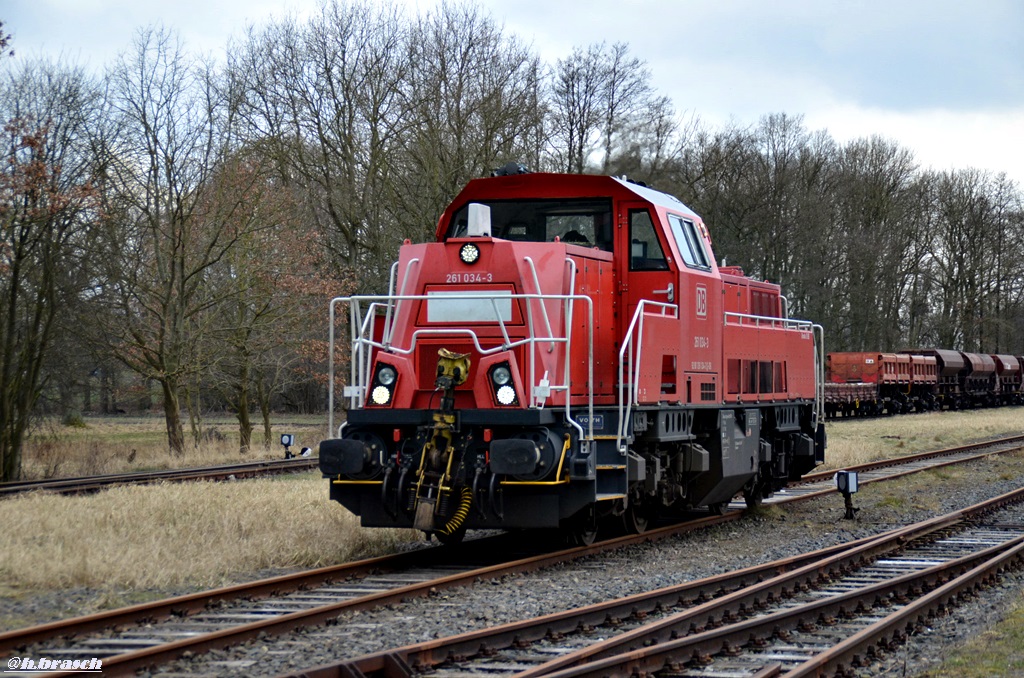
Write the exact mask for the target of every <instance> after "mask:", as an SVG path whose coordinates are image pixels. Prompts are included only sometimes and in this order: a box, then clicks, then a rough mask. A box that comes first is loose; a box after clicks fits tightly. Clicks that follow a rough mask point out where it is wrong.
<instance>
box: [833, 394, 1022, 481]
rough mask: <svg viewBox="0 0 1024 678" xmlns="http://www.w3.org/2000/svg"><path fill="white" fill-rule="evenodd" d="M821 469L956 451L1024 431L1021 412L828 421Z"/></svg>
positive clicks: (1004, 410)
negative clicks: (935, 452)
mask: <svg viewBox="0 0 1024 678" xmlns="http://www.w3.org/2000/svg"><path fill="white" fill-rule="evenodd" d="M825 428H826V431H827V433H828V449H827V450H826V452H825V465H824V466H821V467H820V468H819V469H818V470H821V471H824V470H828V469H838V468H844V467H846V466H853V465H854V464H864V463H867V462H869V461H875V460H877V459H891V458H892V457H900V456H904V455H907V454H913V453H914V452H925V451H928V450H938V449H942V448H946V447H955V446H957V445H962V444H964V443H969V442H975V441H978V440H982V439H986V438H994V437H998V436H1004V435H1019V434H1022V433H1024V408H1022V407H1003V408H998V409H989V410H971V411H967V412H932V413H928V414H915V415H907V416H901V417H886V418H879V419H849V420H838V421H833V422H828V423H827V424H826V425H825Z"/></svg>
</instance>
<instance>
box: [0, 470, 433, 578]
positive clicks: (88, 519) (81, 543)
mask: <svg viewBox="0 0 1024 678" xmlns="http://www.w3.org/2000/svg"><path fill="white" fill-rule="evenodd" d="M326 494H327V485H326V481H324V480H322V479H321V478H319V477H318V476H314V474H304V475H303V476H301V477H298V478H292V479H277V480H270V479H258V480H248V481H240V482H234V483H177V484H161V485H157V486H151V487H119V488H114V489H111V490H109V491H106V492H102V493H99V494H96V495H92V496H86V497H61V496H54V495H48V494H40V493H33V494H32V495H27V496H24V495H23V496H19V497H14V498H12V499H8V500H5V501H4V502H3V512H4V518H5V521H4V528H5V529H4V530H2V531H0V581H4V582H5V583H6V584H8V585H10V586H11V587H12V588H14V589H18V588H23V587H28V588H64V587H72V586H89V587H114V588H144V587H167V586H178V585H198V586H216V585H219V584H222V583H224V582H226V581H229V580H233V579H234V578H235V577H237V575H238V574H240V573H252V572H255V571H258V570H260V569H263V568H280V567H317V566H323V565H329V564H333V563H340V562H344V561H347V560H352V559H353V558H357V557H362V556H365V555H367V554H375V553H379V552H382V551H387V550H393V549H394V548H395V546H396V544H398V543H399V542H401V541H405V540H408V539H409V538H413V537H416V534H415V533H413V532H412V531H409V530H405V531H398V530H364V529H362V528H359V527H358V523H357V520H356V518H355V517H354V516H352V515H351V514H350V513H348V512H347V511H346V510H345V509H344V508H342V507H341V506H340V505H338V504H337V503H334V502H330V501H328V500H327V496H326Z"/></svg>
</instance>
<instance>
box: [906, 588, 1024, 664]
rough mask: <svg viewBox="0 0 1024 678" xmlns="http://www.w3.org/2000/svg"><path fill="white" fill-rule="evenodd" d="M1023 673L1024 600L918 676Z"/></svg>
mask: <svg viewBox="0 0 1024 678" xmlns="http://www.w3.org/2000/svg"><path fill="white" fill-rule="evenodd" d="M1021 675H1024V603H1021V604H1018V605H1017V606H1016V607H1015V608H1014V609H1012V610H1011V611H1010V613H1009V615H1008V616H1007V617H1006V619H1004V620H1003V621H1002V622H1001V623H1000V624H998V625H996V626H995V627H993V628H990V629H988V630H986V631H984V632H982V633H980V634H979V635H978V636H976V637H974V638H972V639H971V640H969V641H968V642H967V643H966V644H965V645H964V646H962V647H959V648H957V649H956V650H954V651H953V652H952V653H951V654H950V657H949V658H948V659H946V660H945V661H944V662H943V663H942V666H940V667H939V668H937V669H932V670H930V671H927V672H926V673H924V674H923V675H922V676H921V678H984V677H986V676H1021Z"/></svg>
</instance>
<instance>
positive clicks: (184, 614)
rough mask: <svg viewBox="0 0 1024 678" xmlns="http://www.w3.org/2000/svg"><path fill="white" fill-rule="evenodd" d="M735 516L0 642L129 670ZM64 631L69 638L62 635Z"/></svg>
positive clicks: (252, 591) (458, 558) (264, 586)
mask: <svg viewBox="0 0 1024 678" xmlns="http://www.w3.org/2000/svg"><path fill="white" fill-rule="evenodd" d="M1014 444H1015V443H1014V441H1013V440H1012V439H1003V440H1000V441H995V442H994V443H990V445H991V447H990V449H989V450H988V451H987V452H986V454H998V453H1002V452H1006V451H1008V450H1011V449H1019V446H1018V447H1016V448H1015V447H1014ZM980 454H982V451H980V450H979V449H977V448H976V447H975V449H973V450H971V451H970V452H966V453H962V454H960V455H959V456H960V459H959V461H961V462H962V461H964V460H967V459H973V458H976V457H977V456H978V455H980ZM955 456H957V453H955V452H952V451H950V450H943V451H940V452H939V453H934V454H933V462H934V464H942V463H947V462H949V461H950V460H951V459H953V457H955ZM920 457H921V455H915V457H914V458H913V459H912V463H913V464H914V466H915V472H916V471H921V470H925V469H927V468H934V467H935V466H934V465H931V466H929V465H928V463H927V461H926V460H924V459H922V458H920ZM903 471H904V469H890V470H889V471H885V470H884V469H882V470H878V469H876V470H873V471H870V472H871V473H877V474H879V475H878V476H877V477H876V478H871V479H870V480H871V481H875V480H880V479H882V477H884V474H886V473H888V474H889V475H890V476H897V475H903ZM865 472H868V471H865ZM824 476H825V477H822V478H819V479H818V480H816V481H815V482H810V483H805V484H803V485H801V487H800V488H799V492H798V491H796V490H794V491H793V492H790V493H787V494H785V495H782V496H780V497H777V498H775V499H776V500H777V501H779V502H788V501H801V500H806V499H810V498H813V497H816V496H821V495H824V494H829V493H832V492H835V488H834V486H833V485H832V482H831V473H826V474H824ZM862 482H863V481H862ZM742 516H743V512H742V511H740V510H734V511H728V512H727V513H726V514H725V515H721V516H709V517H706V518H701V519H698V520H694V521H691V522H688V523H685V524H682V525H673V526H667V527H663V528H659V529H656V530H652V531H650V532H647V533H645V534H643V535H631V536H626V537H620V538H618V539H613V540H608V541H604V542H600V543H598V544H595V545H593V546H590V547H579V548H574V549H565V550H559V551H554V552H541V553H538V552H537V551H538V546H537V544H532V545H530V546H529V547H526V546H523V545H522V544H515V543H513V542H510V541H508V540H509V539H510V537H508V536H497V537H488V538H485V539H482V540H475V541H471V542H467V543H466V544H464V545H462V547H460V548H459V549H447V548H446V549H441V548H429V549H423V550H420V551H416V552H409V553H403V554H397V555H393V556H385V557H381V558H375V559H371V560H366V561H361V562H358V563H351V564H346V565H340V566H336V567H330V568H321V569H319V570H313V571H309V572H302V573H297V574H293V575H287V576H284V577H277V578H273V579H269V580H263V581H260V582H254V583H252V584H246V585H238V586H234V587H227V588H224V589H218V590H215V591H207V592H203V593H197V594H192V595H189V596H181V597H178V598H174V599H168V600H164V601H156V602H154V603H147V604H144V605H137V606H133V607H131V608H124V609H121V610H113V611H109V612H105V613H100V614H97V615H90V616H87V617H80V618H76V619H70V620H65V621H60V622H54V623H51V624H45V625H41V626H37V627H32V628H29V629H22V630H18V631H11V632H8V633H3V634H0V650H3V651H7V652H10V651H13V650H19V651H21V652H22V653H25V652H35V653H37V654H40V655H45V656H54V657H81V656H84V655H88V656H96V657H104V665H103V668H104V671H105V672H108V673H115V674H116V673H129V672H132V671H134V670H137V669H140V668H145V667H148V666H151V665H155V664H160V663H165V662H168V661H171V660H173V659H175V658H177V657H180V656H182V655H187V654H196V653H200V652H204V651H207V650H210V649H215V648H224V647H227V646H230V645H234V644H237V643H239V642H241V641H244V640H247V639H250V638H255V637H259V636H261V635H262V634H280V633H284V632H287V631H290V630H293V629H295V628H299V627H305V626H310V625H315V624H319V623H324V622H328V621H330V620H333V619H336V618H337V617H338V615H340V614H342V613H344V612H348V611H354V610H368V609H373V608H376V607H380V606H383V605H387V604H391V603H396V602H398V601H401V600H403V599H406V598H412V597H416V596H426V595H430V594H431V593H432V592H436V591H438V590H440V589H442V588H446V587H447V588H450V587H457V586H463V585H466V584H468V583H472V582H475V581H477V580H480V579H492V578H496V577H500V576H502V575H505V574H510V573H516V572H526V571H530V570H536V569H541V568H544V567H548V566H550V565H552V564H555V563H559V562H566V561H570V560H574V559H576V558H579V557H581V556H584V555H590V554H594V553H600V552H603V551H610V550H613V549H618V548H621V547H623V546H627V545H630V544H637V543H642V542H646V541H651V540H657V539H662V538H666V537H669V536H673V535H677V534H680V533H684V532H689V531H693V530H697V529H700V528H702V527H706V526H710V525H715V524H721V523H727V522H730V521H734V520H738V519H740V518H741V517H742ZM502 540H505V541H502ZM513 549H518V552H519V554H520V555H521V557H520V558H518V559H517V560H514V561H512V562H508V560H507V554H508V553H510V552H512V551H513ZM530 550H532V551H533V552H532V553H531V552H529V551H530ZM488 553H489V554H494V553H501V554H505V556H506V557H505V558H501V559H499V558H495V557H493V556H491V557H485V556H484V555H482V554H488ZM788 566H789V565H787V567H788ZM162 620H170V622H168V621H162ZM140 625H143V626H144V627H143V628H140ZM64 638H67V639H69V640H68V641H64V640H62V639H64Z"/></svg>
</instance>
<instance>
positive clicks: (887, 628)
mask: <svg viewBox="0 0 1024 678" xmlns="http://www.w3.org/2000/svg"><path fill="white" fill-rule="evenodd" d="M1020 502H1024V488H1022V489H1019V490H1016V491H1014V492H1012V493H1008V494H1005V495H1003V496H1001V497H997V498H995V499H991V500H988V501H985V502H982V503H980V504H976V505H975V506H972V507H969V508H967V509H964V510H962V511H956V512H954V513H950V514H947V515H945V516H941V517H938V518H932V519H930V520H926V521H923V522H921V523H917V524H914V525H910V526H907V527H904V528H900V529H897V530H892V531H890V532H887V533H884V534H882V535H877V536H875V537H869V538H866V539H861V540H859V541H858V542H855V543H852V544H844V545H841V546H837V547H832V548H829V549H825V550H823V551H816V552H813V553H807V554H803V555H800V556H796V557H794V558H787V559H784V560H779V561H775V562H772V563H767V564H764V565H758V566H755V567H750V568H746V569H743V570H738V571H735V572H729V573H726V574H722V575H718V576H715V577H710V578H707V579H701V580H696V581H691V582H687V583H685V584H681V585H678V586H672V587H668V588H664V589H661V590H658V591H653V592H650V593H643V594H638V595H634V596H630V597H627V598H620V599H617V600H612V601H607V602H604V603H599V604H597V605H592V606H589V607H585V608H575V609H572V610H567V611H564V612H559V613H555V614H550V615H546V616H543V617H538V618H535V619H528V620H523V621H519V622H515V623H512V624H506V625H503V626H497V627H492V628H488V629H481V630H479V631H474V632H470V633H465V634H460V635H458V636H452V637H449V638H442V639H438V640H432V641H428V642H424V643H419V644H416V645H410V646H406V647H402V648H395V649H390V650H386V651H382V652H378V653H374V654H371V655H367V656H364V657H360V658H357V659H353V660H349V661H343V662H339V663H337V664H332V665H328V666H322V667H317V668H314V669H306V670H304V671H302V672H301V675H302V676H305V677H306V678H327V677H329V676H348V677H354V676H366V677H367V678H378V677H379V678H385V677H386V678H401V677H403V676H409V677H411V676H414V675H417V674H421V673H427V672H429V673H430V675H431V676H433V677H435V678H466V677H467V676H472V675H475V676H482V675H487V676H494V677H499V678H500V677H501V676H516V677H517V678H536V677H539V676H558V677H559V678H568V677H569V676H635V675H653V674H655V673H657V674H658V675H663V676H691V677H693V678H699V677H708V676H725V675H728V676H737V677H739V676H771V675H778V674H781V673H782V672H783V671H785V672H786V675H787V676H803V675H821V674H820V673H819V672H820V671H824V670H827V671H828V672H829V674H831V672H832V671H835V670H845V669H846V668H850V667H857V666H860V665H862V664H863V663H864V661H865V660H867V659H868V658H869V657H871V656H874V655H876V654H877V653H878V652H879V651H881V650H883V649H886V648H888V647H890V644H891V643H895V642H898V640H899V638H900V636H901V634H903V633H905V632H906V629H907V627H908V625H909V627H910V628H911V629H912V628H913V627H914V625H916V624H917V623H918V622H919V620H922V619H924V618H925V617H926V616H927V615H929V614H934V613H936V612H938V611H941V610H943V609H944V608H945V606H946V605H948V604H949V603H950V602H951V601H952V600H954V599H955V598H956V596H957V595H961V594H963V593H965V592H970V591H971V590H972V589H973V588H974V587H977V586H979V585H981V584H982V583H984V581H986V580H987V579H988V578H991V577H992V576H993V573H994V572H995V571H997V570H998V569H999V568H1001V567H1005V566H1008V565H1010V564H1014V563H1017V564H1019V562H1020V560H1021V558H1022V557H1024V510H1022V509H1021V507H1020V506H1019V505H1018V506H1014V509H1016V510H1015V511H1013V512H1012V513H1011V514H1010V515H1009V516H1008V517H1009V522H1007V521H1006V520H1005V519H1004V520H1003V521H1001V522H999V523H993V524H976V523H977V521H979V520H980V519H982V517H983V516H985V515H986V514H990V513H991V512H993V511H995V510H996V509H999V508H1001V507H1004V506H1007V505H1012V504H1019V503H1020ZM890 639H891V641H890ZM295 675H300V674H295Z"/></svg>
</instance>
